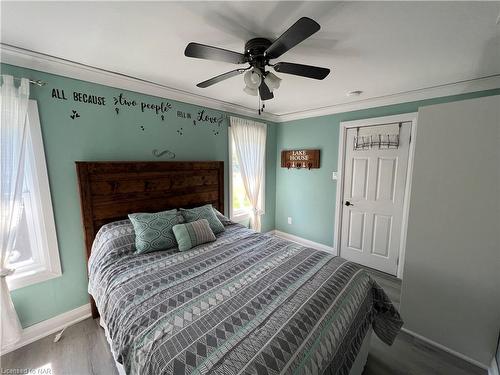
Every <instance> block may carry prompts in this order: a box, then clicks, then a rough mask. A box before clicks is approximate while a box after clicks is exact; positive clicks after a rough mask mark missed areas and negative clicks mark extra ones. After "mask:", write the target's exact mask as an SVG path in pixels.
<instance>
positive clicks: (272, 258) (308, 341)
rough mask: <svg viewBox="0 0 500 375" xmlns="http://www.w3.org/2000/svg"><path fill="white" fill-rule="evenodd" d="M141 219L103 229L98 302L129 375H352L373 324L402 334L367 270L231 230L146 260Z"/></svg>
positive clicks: (96, 269)
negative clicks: (137, 248) (137, 232)
mask: <svg viewBox="0 0 500 375" xmlns="http://www.w3.org/2000/svg"><path fill="white" fill-rule="evenodd" d="M134 240H135V237H134V232H133V227H132V225H131V224H130V222H129V221H127V220H124V221H119V222H114V223H111V224H108V225H105V226H103V227H102V228H101V230H100V231H99V233H98V234H97V236H96V239H95V241H94V245H93V249H92V254H91V257H90V259H89V293H90V294H91V295H92V296H93V297H94V299H95V301H96V305H97V308H98V310H99V312H100V314H101V318H102V319H103V321H104V323H105V325H106V327H107V330H108V334H109V338H110V340H111V343H112V350H113V352H114V354H115V356H116V357H115V358H116V360H117V361H118V362H119V363H121V364H122V365H123V367H124V369H125V371H126V373H127V374H141V375H146V374H155V375H157V374H205V373H210V374H278V373H281V374H319V373H325V374H349V371H350V368H351V367H352V365H353V363H354V361H355V359H356V356H357V354H358V352H359V350H360V348H361V345H362V343H363V339H364V337H365V336H366V334H367V332H368V331H369V329H370V327H373V330H374V331H375V333H376V334H377V335H378V336H379V338H380V339H382V340H383V341H384V342H386V343H387V344H391V343H392V342H393V340H394V338H395V337H396V335H397V333H398V332H399V329H400V327H401V326H402V320H401V318H400V316H399V313H398V312H397V310H396V309H395V308H394V306H393V305H392V303H391V302H390V300H389V299H388V297H387V296H386V294H385V293H384V291H383V290H382V289H381V288H380V287H379V286H378V285H377V283H376V282H375V281H374V280H372V279H371V278H370V277H369V275H368V274H367V273H366V272H365V271H364V270H363V269H361V268H359V267H358V266H357V265H356V264H354V263H351V262H348V261H346V260H344V259H342V258H340V257H335V256H332V255H330V254H328V253H325V252H321V251H317V250H314V249H310V248H306V247H303V246H300V245H298V244H296V243H292V242H289V241H287V240H284V239H281V238H278V237H275V236H273V235H271V234H260V233H256V232H254V231H251V230H249V229H247V228H244V227H243V226H240V225H229V226H227V227H226V230H225V231H224V232H223V233H221V234H219V235H218V236H217V240H216V241H215V242H212V243H209V244H204V245H201V246H198V247H196V248H194V249H192V250H189V251H186V252H178V251H177V249H171V250H167V251H158V252H154V253H148V254H140V255H137V254H134Z"/></svg>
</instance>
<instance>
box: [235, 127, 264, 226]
mask: <svg viewBox="0 0 500 375" xmlns="http://www.w3.org/2000/svg"><path fill="white" fill-rule="evenodd" d="M263 125H264V129H265V131H266V132H267V124H263ZM227 134H228V142H227V143H228V161H229V162H228V165H229V172H228V175H229V219H231V220H232V221H235V222H241V221H245V220H249V219H250V211H248V210H241V209H240V210H237V211H234V210H233V134H232V132H231V126H228V131H227ZM266 143H267V137H266ZM266 158H267V145H266ZM266 167H267V165H266V160H264V176H263V178H262V184H261V191H260V199H261V202H262V214H263V215H264V214H265V213H266V194H265V192H266V169H267V168H266Z"/></svg>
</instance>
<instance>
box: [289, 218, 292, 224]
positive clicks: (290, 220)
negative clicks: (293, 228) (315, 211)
mask: <svg viewBox="0 0 500 375" xmlns="http://www.w3.org/2000/svg"><path fill="white" fill-rule="evenodd" d="M288 224H292V218H291V217H290V216H288Z"/></svg>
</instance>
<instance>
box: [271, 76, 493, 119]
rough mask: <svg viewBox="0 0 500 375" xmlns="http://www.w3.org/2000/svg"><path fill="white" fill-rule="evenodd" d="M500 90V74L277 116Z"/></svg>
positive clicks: (320, 113)
mask: <svg viewBox="0 0 500 375" xmlns="http://www.w3.org/2000/svg"><path fill="white" fill-rule="evenodd" d="M498 88H500V74H495V75H492V76H488V77H482V78H474V79H469V80H465V81H460V82H456V83H449V84H443V85H439V86H434V87H426V88H422V89H418V90H412V91H407V92H400V93H396V94H392V95H384V96H379V97H375V98H370V99H364V100H358V101H354V102H350V103H343V104H335V105H331V106H327V107H322V108H316V109H308V110H305V111H298V112H293V113H283V114H279V115H278V114H277V115H275V116H278V119H279V120H278V121H279V122H285V121H293V120H301V119H305V118H310V117H319V116H326V115H332V114H335V113H344V112H351V111H358V110H361V109H366V108H375V107H383V106H387V105H394V104H399V103H409V102H415V101H419V100H426V99H432V98H439V97H443V96H451V95H459V94H466V93H470V92H476V91H484V90H491V89H498Z"/></svg>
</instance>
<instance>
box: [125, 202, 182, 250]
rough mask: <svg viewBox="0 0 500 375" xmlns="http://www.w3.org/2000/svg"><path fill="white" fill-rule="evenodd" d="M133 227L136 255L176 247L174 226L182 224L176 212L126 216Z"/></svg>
mask: <svg viewBox="0 0 500 375" xmlns="http://www.w3.org/2000/svg"><path fill="white" fill-rule="evenodd" d="M128 218H129V219H130V221H131V222H132V225H133V226H134V232H135V248H136V254H142V253H149V252H151V251H157V250H167V249H171V248H172V247H176V246H177V243H176V242H175V236H174V232H173V231H172V228H173V226H174V225H177V224H179V223H182V220H183V219H182V217H181V216H180V215H179V213H178V212H177V210H170V211H162V212H155V213H136V214H130V215H128Z"/></svg>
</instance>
